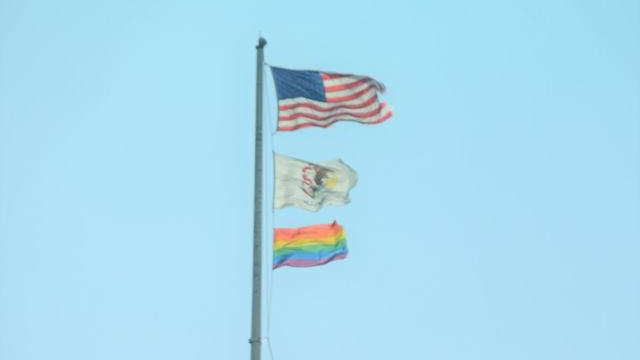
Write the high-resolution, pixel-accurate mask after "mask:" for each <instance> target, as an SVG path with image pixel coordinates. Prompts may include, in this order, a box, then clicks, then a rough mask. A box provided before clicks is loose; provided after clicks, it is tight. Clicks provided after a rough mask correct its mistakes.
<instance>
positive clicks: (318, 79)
mask: <svg viewBox="0 0 640 360" xmlns="http://www.w3.org/2000/svg"><path fill="white" fill-rule="evenodd" d="M271 73H272V74H273V79H274V82H275V85H276V92H277V95H278V131H292V130H297V129H300V128H304V127H308V126H319V127H324V128H326V127H328V126H331V125H332V124H334V123H335V122H336V121H355V122H359V123H363V124H377V123H381V122H383V121H385V120H387V119H388V118H390V117H391V115H392V111H391V109H390V108H389V107H388V106H387V105H386V104H385V103H382V102H380V101H379V100H378V94H379V93H383V92H384V91H385V87H384V85H383V84H382V83H380V82H378V81H376V80H374V79H372V78H370V77H367V76H359V75H351V74H338V73H329V72H321V71H311V70H289V69H283V68H278V67H271Z"/></svg>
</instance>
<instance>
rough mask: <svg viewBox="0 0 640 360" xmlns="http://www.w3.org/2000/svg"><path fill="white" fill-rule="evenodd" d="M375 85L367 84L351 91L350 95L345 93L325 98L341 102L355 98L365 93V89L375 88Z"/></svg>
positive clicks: (328, 100)
mask: <svg viewBox="0 0 640 360" xmlns="http://www.w3.org/2000/svg"><path fill="white" fill-rule="evenodd" d="M375 88H376V86H375V85H369V86H367V87H366V88H364V89H362V90H360V91H358V92H356V93H353V94H351V95H345V96H338V97H332V98H329V97H328V98H327V102H342V101H349V100H353V99H357V98H359V97H361V96H362V95H364V94H365V93H367V91H369V90H371V89H375Z"/></svg>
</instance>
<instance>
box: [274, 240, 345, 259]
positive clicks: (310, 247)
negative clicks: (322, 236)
mask: <svg viewBox="0 0 640 360" xmlns="http://www.w3.org/2000/svg"><path fill="white" fill-rule="evenodd" d="M346 246H347V239H342V240H340V241H338V242H337V243H335V244H333V245H330V244H324V245H305V246H287V247H284V248H282V249H279V250H276V251H274V252H273V257H274V258H276V257H278V256H282V255H284V254H288V253H292V252H320V251H331V250H335V249H339V248H342V247H346Z"/></svg>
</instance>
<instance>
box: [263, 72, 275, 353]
mask: <svg viewBox="0 0 640 360" xmlns="http://www.w3.org/2000/svg"><path fill="white" fill-rule="evenodd" d="M264 66H265V67H267V66H268V65H266V63H265V65H264ZM262 76H263V79H262V80H263V84H265V83H266V81H265V80H266V79H265V78H266V77H267V76H266V75H265V74H264V72H263V75H262ZM265 88H266V89H265V90H266V91H265V92H264V93H265V95H266V98H267V102H266V103H267V106H266V107H267V109H266V110H267V116H266V120H267V121H265V123H266V125H267V126H268V127H269V136H268V137H267V141H266V143H267V144H266V145H267V151H265V153H267V154H273V138H274V135H275V131H274V130H273V128H274V126H273V112H272V110H273V104H272V102H271V100H272V95H273V94H272V90H271V87H269V86H265ZM271 158H273V156H272V157H271ZM263 161H265V162H266V163H267V164H268V163H269V161H268V160H266V159H263ZM271 162H272V161H271ZM271 165H272V166H271V167H266V166H265V169H273V164H271ZM265 173H269V172H268V171H267V172H265ZM272 177H273V176H272ZM271 181H273V180H271ZM265 183H266V184H267V185H268V184H269V182H268V181H267V182H265ZM265 193H268V192H266V191H265ZM271 201H273V199H271ZM265 203H266V204H267V206H270V207H271V211H265V212H264V216H265V222H264V223H265V225H266V226H265V227H264V229H263V231H265V232H266V234H265V236H263V239H265V240H266V242H265V245H266V246H263V254H264V261H263V262H262V263H263V265H264V267H265V271H264V272H263V274H268V275H267V276H266V279H265V280H266V284H265V285H266V286H265V288H266V291H267V294H266V295H267V296H266V306H267V319H266V320H267V321H266V323H267V324H266V325H267V328H266V331H265V332H266V336H265V340H266V341H267V346H268V348H269V356H270V358H271V360H274V357H273V349H272V346H271V308H272V306H271V305H272V301H271V300H272V296H273V270H272V269H271V261H272V256H270V255H271V254H273V218H274V215H275V214H274V208H273V204H272V203H271V202H269V197H268V196H267V201H265Z"/></svg>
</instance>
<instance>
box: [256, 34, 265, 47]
mask: <svg viewBox="0 0 640 360" xmlns="http://www.w3.org/2000/svg"><path fill="white" fill-rule="evenodd" d="M265 45H267V40H265V39H264V38H263V37H262V36H261V37H260V39H258V45H256V49H262V48H263V47H265Z"/></svg>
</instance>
